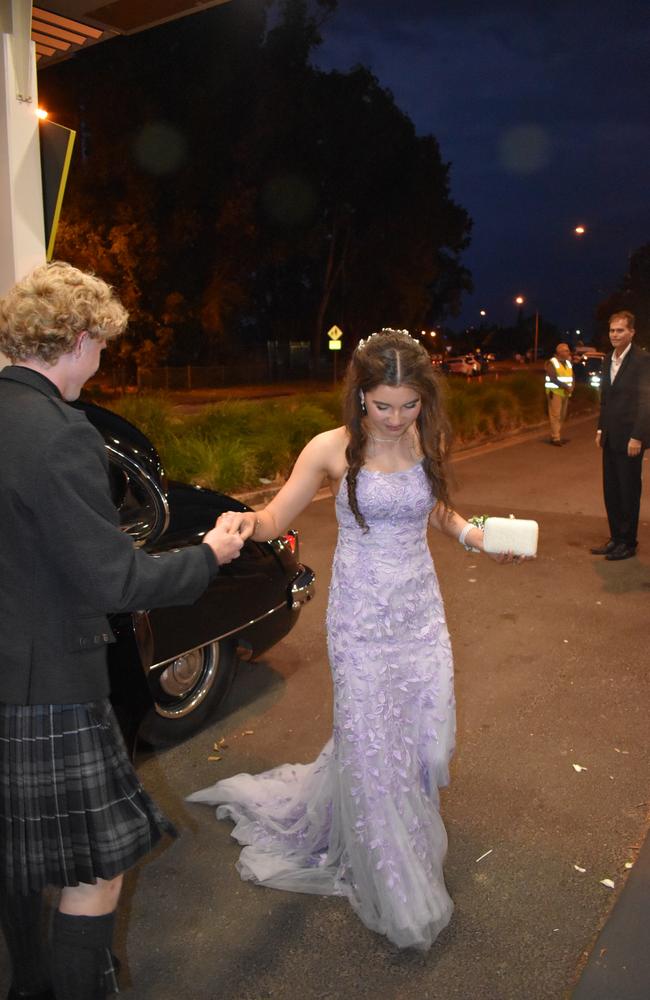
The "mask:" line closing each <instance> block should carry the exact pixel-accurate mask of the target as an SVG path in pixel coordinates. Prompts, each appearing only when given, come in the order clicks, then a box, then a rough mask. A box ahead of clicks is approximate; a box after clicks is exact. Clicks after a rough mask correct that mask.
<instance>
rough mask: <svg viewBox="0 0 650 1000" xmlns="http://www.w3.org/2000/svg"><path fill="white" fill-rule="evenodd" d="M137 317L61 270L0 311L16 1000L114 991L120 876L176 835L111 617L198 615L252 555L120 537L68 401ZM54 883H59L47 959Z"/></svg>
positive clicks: (0, 474)
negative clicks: (232, 568)
mask: <svg viewBox="0 0 650 1000" xmlns="http://www.w3.org/2000/svg"><path fill="white" fill-rule="evenodd" d="M126 323H127V312H126V310H125V309H124V307H123V306H122V305H121V303H120V302H119V300H118V299H117V297H116V296H115V294H114V292H113V291H112V289H111V288H110V287H109V286H108V285H107V284H106V283H105V282H104V281H102V280H100V279H99V278H97V277H95V276H93V275H89V274H85V273H83V272H81V271H79V270H77V269H76V268H74V267H72V266H71V265H69V264H64V263H60V262H55V263H52V264H45V265H43V266H40V267H38V268H36V269H35V270H34V271H33V272H32V273H31V274H29V275H28V276H27V277H26V278H24V279H23V280H22V281H20V282H19V283H18V284H17V285H16V286H15V287H14V288H13V289H12V290H11V291H9V292H8V293H7V294H6V295H5V296H4V298H2V299H0V351H2V352H4V354H5V355H6V356H7V357H8V358H9V360H10V362H11V364H10V365H9V366H8V367H6V368H4V369H3V370H2V371H1V372H0V525H2V538H1V542H0V577H1V578H2V588H1V590H0V654H1V661H0V662H1V666H0V924H1V926H2V929H3V931H4V934H5V938H6V942H7V946H8V950H9V954H10V957H11V962H12V985H11V989H10V992H9V998H13V1000H15V998H18V997H32V998H41V1000H45V998H51V997H56V998H57V1000H94V998H100V997H104V996H105V995H106V994H107V993H108V992H110V991H111V990H115V989H116V988H117V984H116V982H115V968H114V962H115V960H114V958H113V956H112V952H111V941H112V933H113V923H114V917H115V908H116V906H117V902H118V898H119V895H120V889H121V885H122V874H123V872H124V871H126V870H127V869H128V868H129V867H131V866H132V865H133V864H135V863H136V862H137V861H138V860H139V859H140V858H142V857H143V856H144V855H145V854H146V853H147V852H148V851H150V850H151V848H152V846H153V845H154V844H155V843H156V842H157V841H158V840H159V839H160V837H161V835H162V833H163V832H173V828H172V827H171V825H170V823H169V822H168V821H167V820H166V818H165V817H164V816H163V815H162V813H161V812H160V811H159V809H158V807H157V806H156V805H155V803H154V802H153V801H152V800H151V799H150V798H149V796H148V795H147V793H146V792H145V790H144V789H143V788H142V786H141V784H140V782H139V780H138V778H137V776H136V774H135V772H134V770H133V768H132V766H131V763H130V761H129V758H128V754H127V753H126V750H125V747H124V742H123V740H122V738H121V734H120V733H119V731H118V729H117V724H116V722H115V719H114V716H113V713H112V709H111V705H110V702H109V701H108V693H109V682H108V667H107V655H106V650H107V644H109V643H111V642H112V641H114V640H113V635H112V632H111V627H110V624H109V621H108V619H107V617H106V615H107V613H111V612H120V611H132V610H136V609H139V608H150V607H167V606H172V605H178V604H191V603H192V602H194V601H195V600H196V599H197V598H198V597H199V596H200V595H201V593H202V592H203V591H204V589H205V588H206V587H207V586H208V584H209V582H210V580H211V579H212V578H213V577H214V576H215V575H216V573H217V572H218V564H219V563H227V562H230V561H231V560H232V559H234V558H236V556H237V555H238V554H239V550H240V548H241V546H242V540H241V538H240V537H239V536H238V535H236V534H230V533H228V531H227V530H226V529H225V528H224V527H219V526H216V527H215V528H213V529H212V530H211V531H209V532H208V533H207V534H206V535H205V537H204V539H203V544H201V545H197V546H192V547H190V548H186V549H182V550H180V551H176V552H170V553H165V554H163V555H160V556H151V555H148V554H147V553H145V552H143V551H142V550H139V549H136V548H135V547H134V545H133V543H132V541H131V540H130V538H129V537H128V536H127V535H125V534H123V533H122V532H121V531H120V529H119V526H118V517H117V512H116V510H115V508H114V506H113V503H112V501H111V496H110V491H109V481H108V466H107V459H106V452H105V448H104V444H103V441H102V438H101V436H100V435H99V433H98V432H97V431H96V430H95V429H94V428H93V427H92V426H91V424H90V423H89V422H88V420H87V419H86V417H85V415H84V414H83V413H82V412H81V411H80V410H77V409H76V408H74V407H71V406H68V402H71V401H73V400H75V399H77V397H78V396H79V393H80V392H81V389H82V387H83V385H84V383H85V382H86V381H87V380H88V379H89V378H90V377H91V376H92V375H93V374H94V373H95V372H96V371H97V368H98V366H99V360H100V355H101V351H102V349H103V347H104V346H105V345H106V342H107V341H109V340H112V339H114V338H115V337H118V336H119V335H120V334H121V333H122V332H123V330H124V329H125V327H126ZM46 886H55V887H59V888H60V889H61V894H60V901H59V904H58V909H57V911H56V912H55V914H54V920H53V926H52V942H51V949H50V951H51V955H50V956H49V958H48V956H47V955H46V952H45V947H44V945H43V944H42V942H41V930H40V925H41V901H42V894H43V890H44V889H45V887H46Z"/></svg>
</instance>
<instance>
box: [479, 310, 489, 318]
mask: <svg viewBox="0 0 650 1000" xmlns="http://www.w3.org/2000/svg"><path fill="white" fill-rule="evenodd" d="M478 314H479V316H487V312H486V311H485V309H479V311H478Z"/></svg>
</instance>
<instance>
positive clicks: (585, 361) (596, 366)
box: [573, 351, 605, 389]
mask: <svg viewBox="0 0 650 1000" xmlns="http://www.w3.org/2000/svg"><path fill="white" fill-rule="evenodd" d="M604 360H605V355H604V354H602V353H600V352H597V351H593V352H590V353H589V354H583V355H582V357H581V358H580V360H578V361H574V362H573V377H574V379H575V380H576V382H582V383H586V384H587V385H590V386H591V387H592V388H593V389H600V383H601V379H602V367H603V361H604Z"/></svg>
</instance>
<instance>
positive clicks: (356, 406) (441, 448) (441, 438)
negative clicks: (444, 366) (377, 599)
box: [343, 330, 451, 531]
mask: <svg viewBox="0 0 650 1000" xmlns="http://www.w3.org/2000/svg"><path fill="white" fill-rule="evenodd" d="M379 385H387V386H391V387H397V386H409V387H410V388H412V389H413V390H414V391H415V392H417V393H418V395H419V396H420V399H421V402H422V405H421V408H420V412H419V414H418V416H417V419H416V422H415V423H416V428H417V432H418V435H419V439H420V447H421V448H422V454H423V461H422V464H423V467H424V471H425V473H426V476H427V479H428V480H429V482H430V484H431V490H432V493H433V496H434V497H435V498H436V500H437V502H438V503H439V504H442V505H443V507H444V508H445V510H446V511H448V512H451V502H450V499H449V481H448V480H449V474H448V469H447V465H448V459H449V449H450V446H451V425H450V423H449V419H448V417H447V414H446V411H445V406H444V400H443V388H442V385H441V383H440V380H439V378H438V375H437V373H436V372H435V370H434V368H433V365H432V364H431V358H430V357H429V354H428V353H427V351H426V350H425V348H424V347H423V346H422V344H420V343H418V341H417V340H414V339H413V338H412V337H410V336H409V335H408V334H407V333H406V332H405V331H403V330H382V331H381V332H380V333H374V334H373V335H372V336H371V337H369V338H368V339H367V340H366V341H361V342H360V343H359V346H358V347H357V348H356V350H355V352H354V354H353V355H352V358H351V360H350V364H349V365H348V368H347V372H346V375H345V383H344V389H343V419H344V422H345V426H346V428H347V430H348V433H349V435H350V441H349V444H348V446H347V448H346V450H345V457H346V460H347V463H348V473H347V489H348V503H349V504H350V509H351V510H352V513H353V514H354V516H355V518H356V521H357V524H358V525H359V526H360V527H361V528H363V530H364V531H368V525H367V523H366V520H365V518H364V516H363V514H362V512H361V510H360V509H359V503H358V500H357V479H358V476H359V470H360V469H361V467H362V465H363V463H364V461H365V451H366V444H367V434H366V431H365V429H364V426H363V417H364V413H363V411H362V408H361V397H360V392H359V390H362V391H363V392H364V393H366V392H369V391H371V390H372V389H376V388H377V386H379Z"/></svg>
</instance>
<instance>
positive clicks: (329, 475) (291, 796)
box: [190, 330, 511, 949]
mask: <svg viewBox="0 0 650 1000" xmlns="http://www.w3.org/2000/svg"><path fill="white" fill-rule="evenodd" d="M344 419H345V424H344V426H343V427H338V428H336V429H335V430H331V431H326V432H325V433H324V434H319V435H317V436H316V437H315V438H314V439H313V440H312V441H310V442H309V444H308V445H307V446H306V447H305V448H304V450H303V452H302V453H301V455H300V456H299V458H298V460H297V462H296V464H295V467H294V469H293V472H292V474H291V477H290V478H289V480H288V481H287V483H286V485H285V486H284V487H283V488H282V490H280V492H279V493H278V494H277V495H276V496H275V497H274V499H273V500H272V501H271V503H269V505H268V506H267V507H266V508H265V509H264V510H262V511H261V512H257V513H245V514H240V513H228V514H225V515H223V519H222V520H223V521H226V523H229V526H230V529H231V530H233V531H239V532H240V533H241V534H242V535H243V536H244V537H245V538H251V537H252V538H253V539H254V540H256V541H263V540H267V539H270V538H275V537H277V536H278V535H281V534H282V533H283V532H284V531H285V530H286V528H287V527H288V526H289V525H290V524H291V523H292V522H293V521H294V519H295V517H296V516H297V515H298V514H299V513H300V512H301V511H302V510H303V509H304V508H305V507H306V506H307V505H308V504H309V502H310V501H311V500H312V498H313V497H314V495H315V493H316V492H317V491H318V490H319V489H320V488H321V486H322V483H323V481H324V480H325V479H326V480H327V481H328V482H329V484H330V486H331V489H332V493H333V494H334V495H335V497H336V515H337V519H338V524H339V535H338V543H337V547H336V552H335V555H334V563H333V568H332V582H331V587H330V595H329V605H328V612H327V631H328V649H329V658H330V665H331V670H332V679H333V686H334V732H333V736H332V739H331V740H330V741H329V743H328V744H327V745H326V747H325V748H324V749H323V751H322V753H321V754H320V756H319V757H318V758H317V760H316V761H314V762H313V763H312V764H306V765H305V764H286V765H283V766H281V767H277V768H275V769H274V770H272V771H268V772H266V773H264V774H258V775H249V774H239V775H235V776H234V777H232V778H228V779H226V780H224V781H219V782H217V784H216V785H213V786H212V787H210V788H206V789H204V790H202V791H199V792H195V793H194V794H193V795H191V796H190V801H193V802H204V803H207V804H212V805H217V806H218V809H217V817H218V818H219V819H223V818H229V819H231V820H233V821H234V823H235V826H234V829H233V831H232V835H233V837H235V838H236V839H237V840H238V841H239V842H240V843H241V844H244V845H245V846H244V849H243V850H242V852H241V855H240V860H239V862H238V868H239V871H240V874H241V876H242V878H243V879H250V880H252V881H254V882H257V883H259V884H260V885H266V886H273V887H274V888H278V889H287V890H293V891H296V892H310V893H322V894H327V895H340V896H346V897H347V898H348V899H349V901H350V903H351V905H352V906H353V907H354V909H355V910H356V912H357V913H358V915H359V917H360V918H361V920H363V922H364V923H365V924H366V925H367V926H368V927H370V928H371V929H372V930H374V931H377V932H378V933H380V934H385V935H386V936H387V937H388V938H389V940H390V941H392V942H393V943H394V944H396V945H397V946H398V947H401V948H406V947H415V948H419V949H427V948H429V947H430V946H431V944H432V943H433V941H434V940H435V939H436V937H437V936H438V934H439V933H440V931H441V930H442V929H443V928H444V927H445V926H446V924H447V923H448V922H449V919H450V917H451V913H452V909H453V904H452V901H451V899H450V897H449V894H448V893H447V889H446V887H445V882H444V877H443V860H444V857H445V853H446V849H447V834H446V831H445V828H444V826H443V823H442V819H441V818H440V813H439V794H438V789H439V788H440V787H441V786H444V785H446V784H447V783H448V781H449V761H450V758H451V755H452V752H453V748H454V732H455V713H454V688H453V667H452V655H451V647H450V642H449V634H448V632H447V625H446V622H445V612H444V607H443V603H442V598H441V596H440V588H439V586H438V580H437V578H436V573H435V569H434V566H433V563H432V560H431V555H430V552H429V547H428V544H427V529H428V527H429V526H431V527H433V528H435V529H437V530H439V531H442V532H444V533H445V534H447V535H450V536H451V537H452V538H456V539H459V540H460V541H461V542H463V543H467V544H469V545H471V546H474V547H476V548H477V549H482V548H483V532H482V530H481V529H480V528H478V527H475V526H474V525H472V524H470V523H468V522H467V521H465V520H464V519H463V518H462V517H461V516H460V515H459V514H457V513H455V512H454V511H453V510H452V508H451V506H450V500H449V493H448V485H447V472H446V459H447V455H448V448H449V441H450V430H449V425H448V422H447V418H446V415H445V413H444V409H443V405H442V400H441V390H440V386H439V382H438V378H437V376H436V373H435V371H434V369H433V367H432V365H431V361H430V358H429V355H428V354H427V352H426V350H425V349H424V347H422V345H421V344H420V343H418V342H417V341H416V340H414V339H413V338H411V337H410V336H409V335H408V334H407V333H406V332H405V331H396V330H382V331H381V332H380V333H376V334H373V335H372V336H371V337H369V338H368V340H367V341H365V342H364V341H361V342H360V344H359V346H358V347H357V349H356V350H355V352H354V355H353V357H352V360H351V362H350V365H349V369H348V372H347V377H346V384H345V390H344ZM220 523H221V521H220ZM497 558H500V559H501V561H510V559H511V557H508V556H503V557H497Z"/></svg>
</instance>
